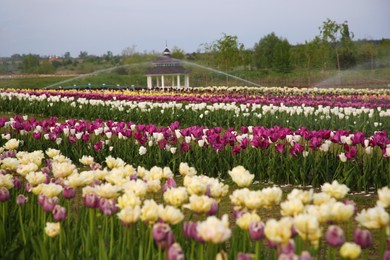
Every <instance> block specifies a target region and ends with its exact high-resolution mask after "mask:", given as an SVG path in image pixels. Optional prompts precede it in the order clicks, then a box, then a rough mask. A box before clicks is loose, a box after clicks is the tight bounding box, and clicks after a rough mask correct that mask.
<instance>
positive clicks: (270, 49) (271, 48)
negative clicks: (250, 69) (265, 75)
mask: <svg viewBox="0 0 390 260" xmlns="http://www.w3.org/2000/svg"><path fill="white" fill-rule="evenodd" d="M290 49H291V45H290V44H289V42H288V41H287V40H286V39H282V38H279V37H277V36H276V35H275V33H273V32H272V33H270V34H268V35H266V36H264V37H263V38H261V39H260V41H259V42H258V43H256V44H255V47H254V51H253V58H254V63H255V65H256V66H257V67H258V68H262V69H273V70H275V71H278V72H282V73H287V72H290V71H291V63H290Z"/></svg>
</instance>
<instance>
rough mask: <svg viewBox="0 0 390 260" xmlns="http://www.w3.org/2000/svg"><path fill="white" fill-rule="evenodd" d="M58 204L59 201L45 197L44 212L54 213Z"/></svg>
mask: <svg viewBox="0 0 390 260" xmlns="http://www.w3.org/2000/svg"><path fill="white" fill-rule="evenodd" d="M57 202H58V200H57V199H54V198H47V197H44V199H43V203H42V208H43V211H45V212H50V211H53V209H54V207H55V206H56V205H57Z"/></svg>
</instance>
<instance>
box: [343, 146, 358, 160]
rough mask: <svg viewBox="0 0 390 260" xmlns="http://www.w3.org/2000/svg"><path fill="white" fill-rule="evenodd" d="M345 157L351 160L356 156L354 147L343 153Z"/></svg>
mask: <svg viewBox="0 0 390 260" xmlns="http://www.w3.org/2000/svg"><path fill="white" fill-rule="evenodd" d="M345 156H346V157H347V158H348V159H349V160H351V159H353V158H355V157H356V156H357V149H356V147H355V146H352V147H350V148H349V149H348V152H346V153H345Z"/></svg>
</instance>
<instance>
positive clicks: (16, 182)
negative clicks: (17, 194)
mask: <svg viewBox="0 0 390 260" xmlns="http://www.w3.org/2000/svg"><path fill="white" fill-rule="evenodd" d="M12 181H13V183H14V188H15V189H20V188H22V181H21V180H20V179H19V178H18V177H14V178H13V180H12Z"/></svg>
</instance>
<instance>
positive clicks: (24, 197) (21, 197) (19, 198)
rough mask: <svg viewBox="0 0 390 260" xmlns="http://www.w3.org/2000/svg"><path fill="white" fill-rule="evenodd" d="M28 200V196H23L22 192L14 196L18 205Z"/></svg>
mask: <svg viewBox="0 0 390 260" xmlns="http://www.w3.org/2000/svg"><path fill="white" fill-rule="evenodd" d="M27 201H28V198H27V197H26V196H24V195H23V194H19V195H18V197H16V203H17V204H18V205H24V204H26V203H27Z"/></svg>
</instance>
